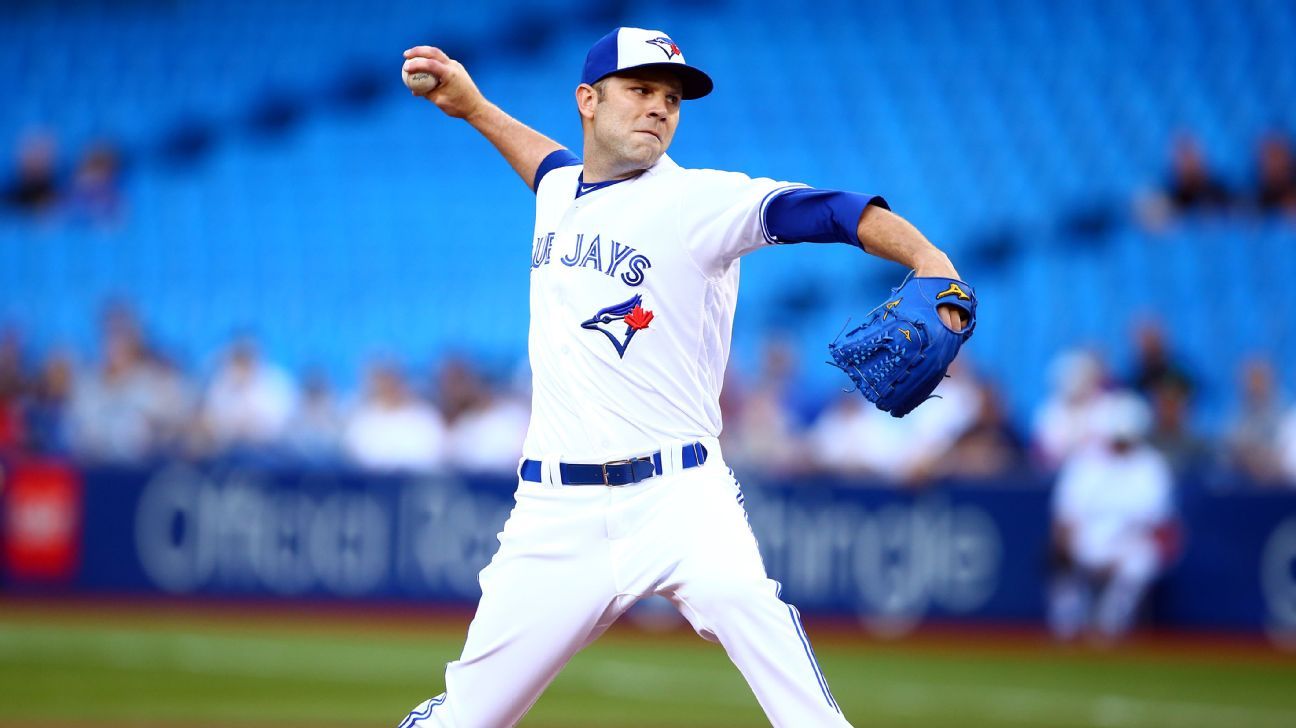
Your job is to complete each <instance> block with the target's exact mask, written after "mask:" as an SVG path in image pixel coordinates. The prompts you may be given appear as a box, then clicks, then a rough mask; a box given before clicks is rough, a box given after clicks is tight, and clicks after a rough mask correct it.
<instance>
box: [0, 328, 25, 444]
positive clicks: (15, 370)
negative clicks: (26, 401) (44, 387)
mask: <svg viewBox="0 0 1296 728" xmlns="http://www.w3.org/2000/svg"><path fill="white" fill-rule="evenodd" d="M25 389H26V381H25V376H24V374H23V361H22V344H21V342H20V340H19V338H18V332H17V331H15V330H13V329H6V330H4V331H3V332H0V452H3V451H4V450H7V449H12V448H17V447H18V446H20V445H21V444H22V442H23V420H22V409H21V406H22V397H23V393H24V390H25Z"/></svg>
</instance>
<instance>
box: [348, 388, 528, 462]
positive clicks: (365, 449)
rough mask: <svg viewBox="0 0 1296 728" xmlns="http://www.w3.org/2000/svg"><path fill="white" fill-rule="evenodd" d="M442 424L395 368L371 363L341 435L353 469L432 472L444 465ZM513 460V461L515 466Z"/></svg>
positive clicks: (443, 429)
mask: <svg viewBox="0 0 1296 728" xmlns="http://www.w3.org/2000/svg"><path fill="white" fill-rule="evenodd" d="M445 440H446V431H445V423H444V422H442V420H441V415H440V414H438V413H437V411H436V410H435V409H433V408H432V407H431V406H429V405H427V404H425V403H423V402H422V401H420V400H419V399H417V398H416V397H414V395H413V394H411V393H410V391H409V388H408V387H407V386H406V384H405V380H404V378H403V377H402V376H401V374H400V372H398V371H397V370H396V369H395V368H394V367H391V366H387V365H382V364H379V365H376V366H374V367H373V369H372V370H371V372H370V374H369V384H368V388H367V391H366V393H365V397H364V399H363V400H362V401H361V402H360V405H359V406H358V407H357V408H356V410H355V412H354V413H353V414H352V415H351V419H350V421H349V422H348V423H347V424H346V428H345V430H344V433H343V436H342V442H343V449H344V450H345V452H346V454H347V456H348V457H349V458H350V459H351V460H352V461H354V462H355V463H356V464H357V465H359V466H360V467H362V468H365V469H367V470H376V471H383V472H395V471H410V472H419V473H425V472H431V471H434V470H436V469H438V468H440V467H441V466H442V465H444V464H445V444H446V443H445ZM516 457H517V456H515V463H516Z"/></svg>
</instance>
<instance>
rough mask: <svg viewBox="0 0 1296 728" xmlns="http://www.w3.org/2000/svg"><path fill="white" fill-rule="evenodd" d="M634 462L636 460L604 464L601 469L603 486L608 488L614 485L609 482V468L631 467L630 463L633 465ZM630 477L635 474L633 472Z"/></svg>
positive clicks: (614, 461) (628, 459) (630, 459)
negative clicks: (613, 466) (611, 466)
mask: <svg viewBox="0 0 1296 728" xmlns="http://www.w3.org/2000/svg"><path fill="white" fill-rule="evenodd" d="M634 461H635V459H634V458H627V459H625V460H613V461H611V462H608V463H603V464H602V465H600V466H599V468H600V469H601V470H602V471H603V485H607V486H611V485H612V484H611V483H609V482H608V472H607V469H608V466H609V465H629V464H630V463H633V462H634ZM630 475H631V476H633V475H634V473H633V472H631V473H630Z"/></svg>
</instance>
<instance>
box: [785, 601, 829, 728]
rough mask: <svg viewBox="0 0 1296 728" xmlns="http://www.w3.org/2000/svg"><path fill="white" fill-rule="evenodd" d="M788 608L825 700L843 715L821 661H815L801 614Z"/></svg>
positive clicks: (788, 606) (790, 606) (794, 609)
mask: <svg viewBox="0 0 1296 728" xmlns="http://www.w3.org/2000/svg"><path fill="white" fill-rule="evenodd" d="M787 608H788V614H790V615H792V624H793V626H795V627H796V631H797V636H798V637H800V638H801V646H802V647H804V648H805V653H806V657H807V658H808V659H809V660H810V668H811V669H813V670H814V674H815V679H816V680H818V681H819V689H820V690H822V691H823V694H824V698H825V699H826V700H827V701H828V704H829V705H831V706H832V708H833V710H835V711H837V712H838V713H841V708H838V707H837V701H836V700H834V699H833V696H832V692H831V691H830V690H828V681H827V680H826V679H825V678H824V676H823V672H822V671H821V670H820V669H819V661H818V660H817V659H815V654H814V648H813V647H811V646H810V639H809V638H808V637H806V633H805V628H804V627H802V626H801V614H800V613H799V612H797V609H796V607H794V606H792V605H791V604H789V605H787Z"/></svg>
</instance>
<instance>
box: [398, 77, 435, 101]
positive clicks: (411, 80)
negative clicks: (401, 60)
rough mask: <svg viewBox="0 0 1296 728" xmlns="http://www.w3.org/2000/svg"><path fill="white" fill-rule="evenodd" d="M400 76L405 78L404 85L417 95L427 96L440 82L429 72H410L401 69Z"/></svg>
mask: <svg viewBox="0 0 1296 728" xmlns="http://www.w3.org/2000/svg"><path fill="white" fill-rule="evenodd" d="M401 76H402V77H403V78H404V79H405V85H406V86H408V87H409V90H410V91H413V92H414V93H415V94H417V95H419V96H427V95H428V94H430V93H432V91H434V90H435V89H436V87H437V86H438V85H439V84H440V83H441V82H440V81H439V80H437V77H436V76H433V75H432V74H430V73H415V74H411V73H409V72H407V71H401Z"/></svg>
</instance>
